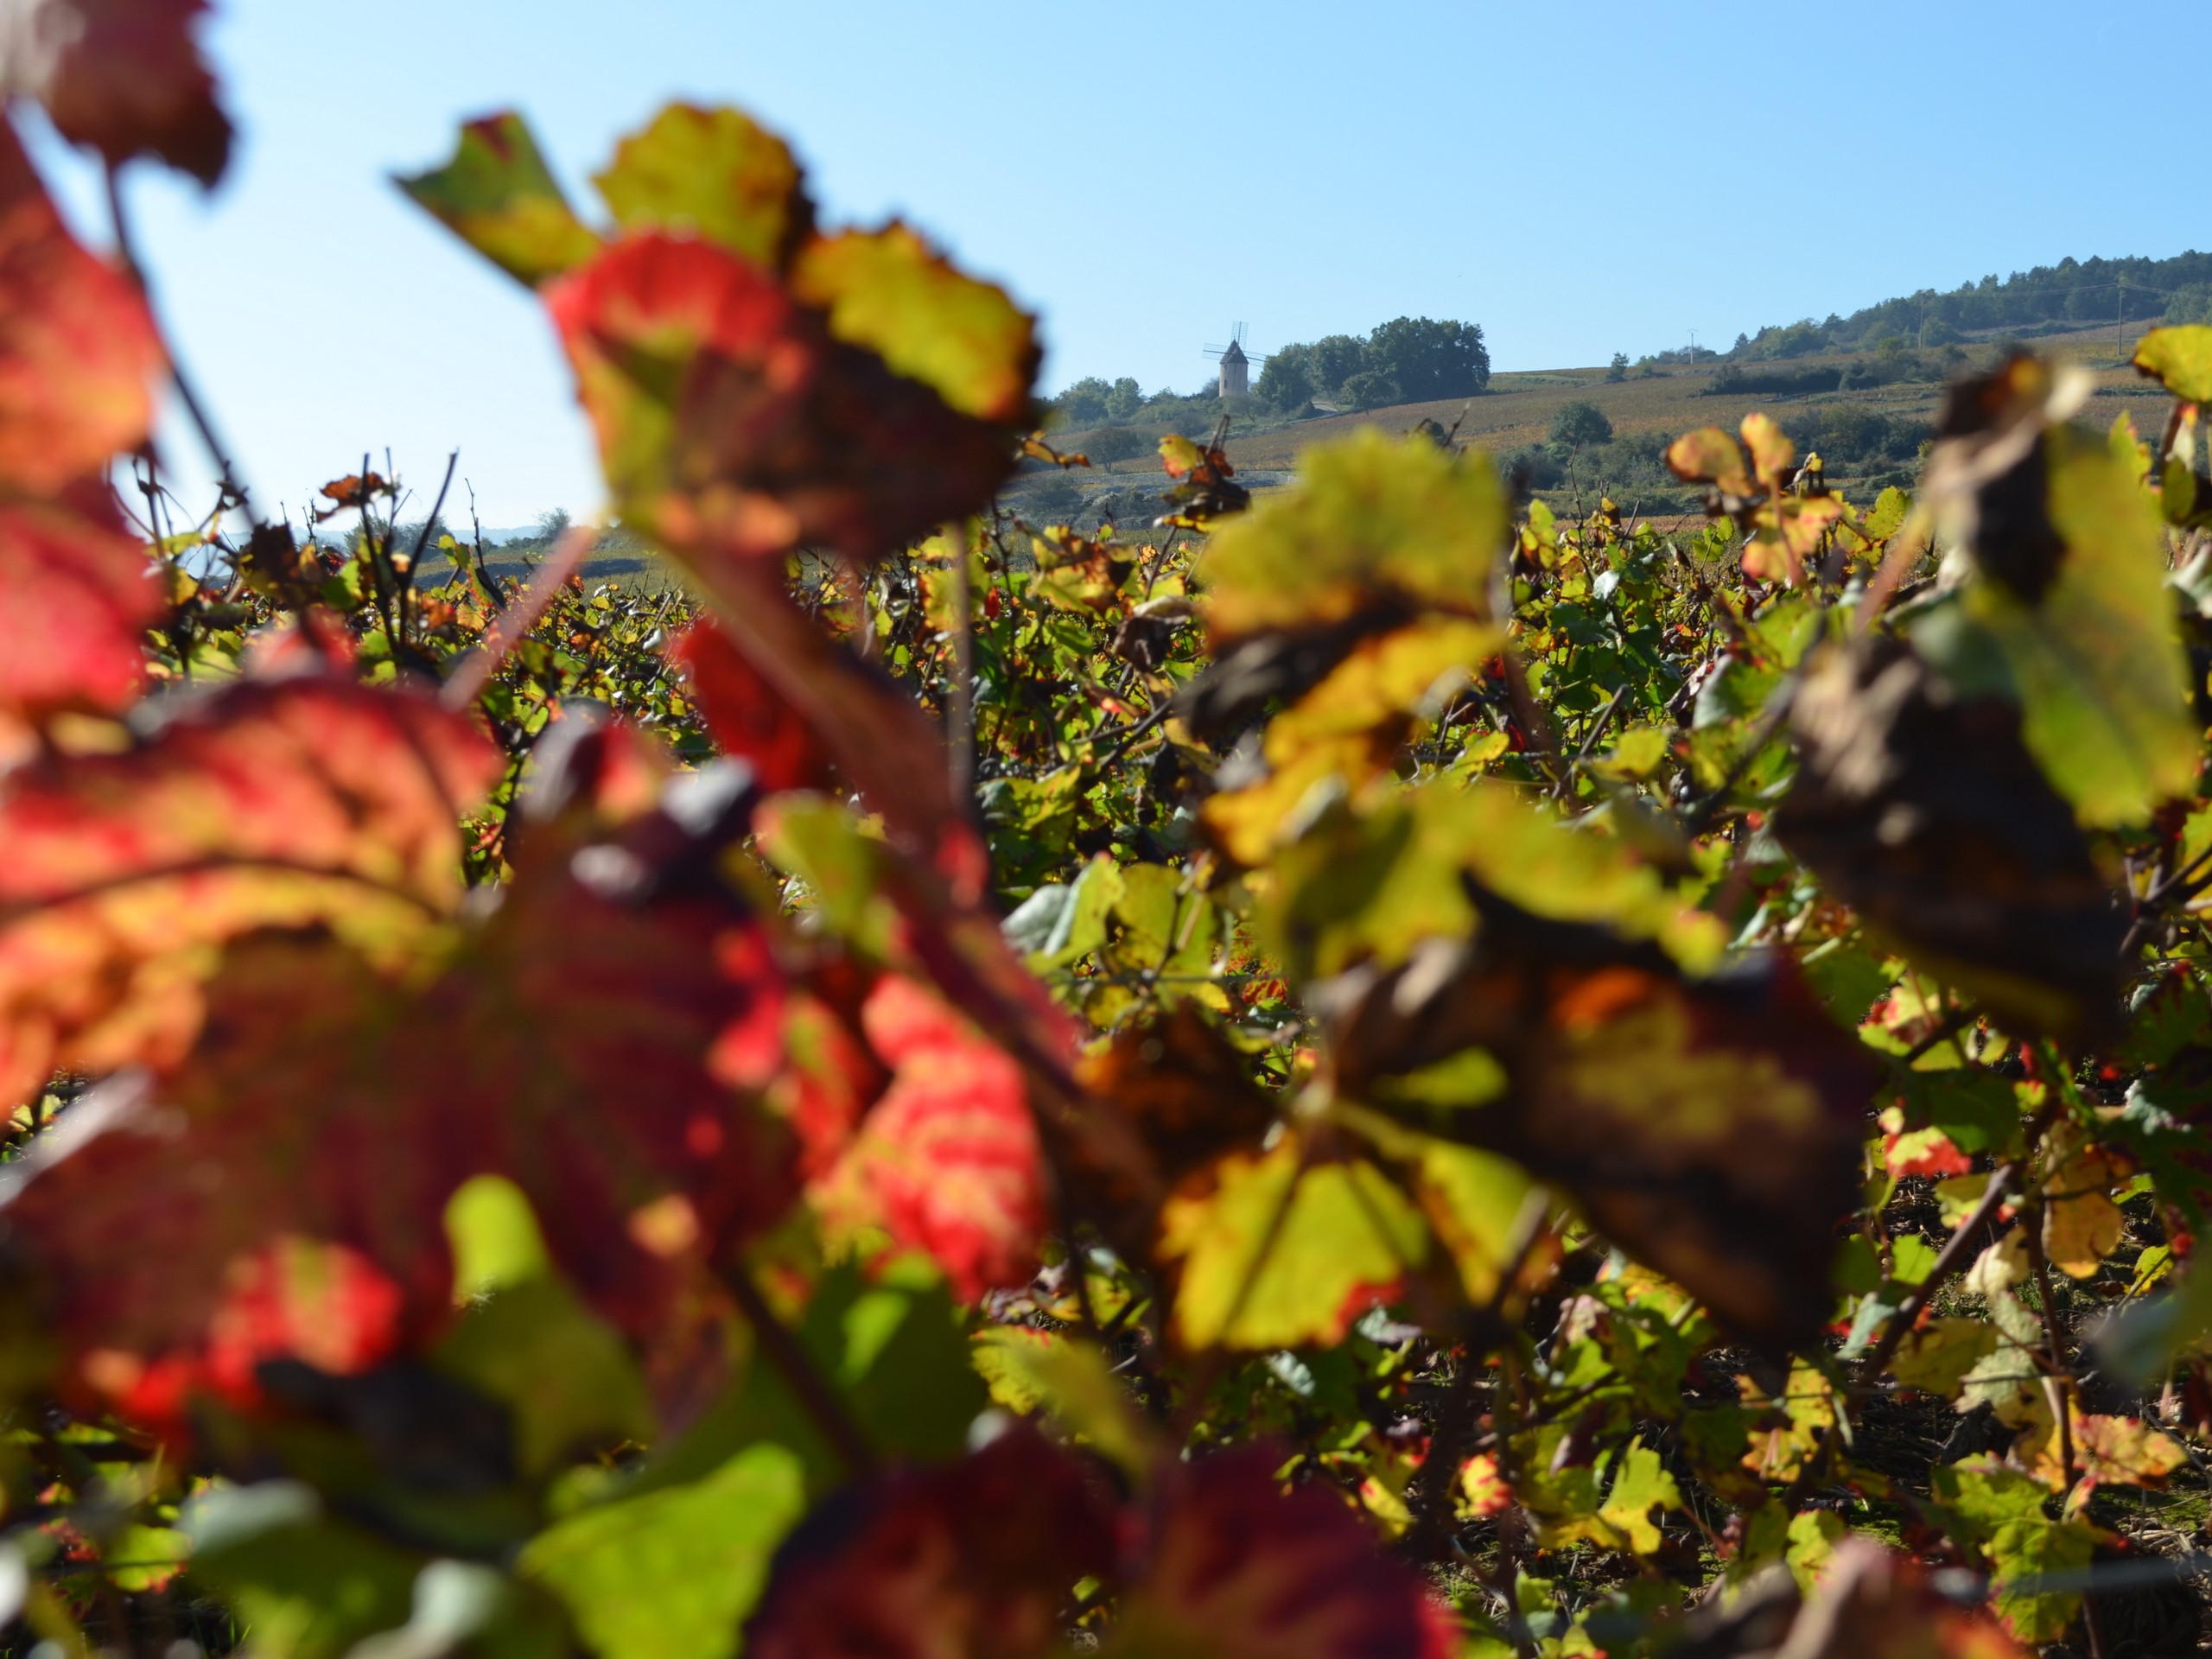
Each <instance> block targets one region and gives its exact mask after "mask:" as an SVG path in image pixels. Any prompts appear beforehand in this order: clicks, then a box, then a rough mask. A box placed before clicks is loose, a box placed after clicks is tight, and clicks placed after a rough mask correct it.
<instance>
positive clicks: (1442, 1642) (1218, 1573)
mask: <svg viewBox="0 0 2212 1659" xmlns="http://www.w3.org/2000/svg"><path fill="white" fill-rule="evenodd" d="M1282 1461H1283V1453H1282V1452H1281V1450H1280V1449H1279V1448H1275V1447H1270V1446H1246V1447H1242V1448H1239V1449H1238V1450H1236V1451H1234V1452H1222V1453H1219V1454H1217V1455H1216V1456H1213V1457H1210V1458H1206V1459H1203V1460H1202V1461H1200V1462H1198V1463H1195V1464H1188V1465H1173V1466H1171V1467H1170V1468H1169V1469H1168V1470H1167V1471H1165V1472H1166V1484H1167V1490H1166V1492H1165V1493H1163V1494H1162V1496H1161V1497H1160V1500H1158V1503H1159V1508H1158V1510H1157V1511H1156V1512H1157V1514H1158V1516H1159V1520H1158V1522H1157V1526H1156V1529H1155V1530H1154V1534H1153V1535H1152V1537H1151V1539H1150V1541H1149V1544H1150V1548H1149V1556H1150V1561H1151V1567H1150V1571H1149V1573H1147V1575H1146V1577H1145V1578H1144V1580H1143V1581H1142V1582H1141V1583H1138V1584H1136V1585H1135V1586H1132V1587H1131V1589H1130V1591H1129V1592H1128V1596H1127V1598H1126V1599H1125V1601H1124V1603H1123V1605H1122V1613H1121V1618H1120V1621H1119V1624H1117V1626H1116V1630H1115V1631H1114V1634H1113V1636H1112V1637H1110V1638H1109V1641H1108V1643H1107V1651H1108V1652H1109V1653H1110V1654H1114V1655H1117V1656H1128V1659H1135V1656H1138V1655H1149V1654H1158V1653H1204V1654H1207V1655H1211V1656H1217V1659H1382V1656H1384V1655H1390V1656H1393V1659H1446V1656H1447V1655H1452V1654H1457V1653H1458V1652H1459V1648H1460V1635H1459V1629H1458V1621H1457V1620H1455V1619H1454V1618H1452V1616H1451V1614H1450V1613H1449V1612H1448V1611H1446V1609H1445V1607H1444V1606H1443V1605H1442V1604H1441V1603H1440V1602H1439V1601H1437V1600H1436V1599H1433V1596H1432V1595H1431V1593H1430V1592H1429V1590H1428V1587H1427V1585H1426V1584H1424V1583H1423V1582H1422V1580H1421V1578H1420V1577H1419V1576H1418V1575H1417V1574H1415V1573H1413V1572H1412V1571H1411V1570H1410V1569H1408V1568H1407V1567H1402V1566H1401V1565H1399V1564H1398V1563H1397V1562H1395V1561H1393V1560H1389V1559H1388V1558H1387V1557H1385V1556H1384V1555H1383V1553H1382V1552H1381V1551H1380V1550H1379V1549H1377V1548H1376V1543H1375V1539H1374V1535H1372V1534H1371V1533H1370V1532H1369V1531H1368V1529H1366V1527H1365V1526H1364V1525H1363V1523H1362V1522H1360V1520H1359V1519H1358V1517H1357V1515H1356V1514H1355V1513H1354V1511H1353V1510H1351V1508H1350V1507H1349V1506H1348V1505H1347V1504H1346V1503H1344V1501H1343V1500H1342V1499H1341V1498H1340V1497H1338V1496H1337V1495H1336V1494H1334V1493H1333V1492H1332V1491H1329V1490H1328V1489H1327V1488H1326V1487H1325V1486H1322V1485H1310V1486H1300V1487H1297V1488H1294V1490H1292V1491H1289V1492H1287V1493H1286V1492H1285V1491H1282V1488H1281V1482H1280V1481H1279V1480H1277V1479H1276V1478H1275V1474H1274V1471H1275V1470H1276V1469H1277V1468H1279V1467H1281V1465H1282Z"/></svg>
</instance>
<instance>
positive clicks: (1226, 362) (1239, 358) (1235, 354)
mask: <svg viewBox="0 0 2212 1659" xmlns="http://www.w3.org/2000/svg"><path fill="white" fill-rule="evenodd" d="M1251 376H1252V359H1249V357H1247V356H1245V355H1244V348H1243V346H1240V345H1238V344H1237V343H1236V341H1235V340H1230V342H1229V349H1228V350H1227V351H1225V352H1224V353H1222V354H1221V395H1222V396H1223V397H1243V396H1244V394H1245V393H1246V392H1248V391H1251V389H1252V380H1251Z"/></svg>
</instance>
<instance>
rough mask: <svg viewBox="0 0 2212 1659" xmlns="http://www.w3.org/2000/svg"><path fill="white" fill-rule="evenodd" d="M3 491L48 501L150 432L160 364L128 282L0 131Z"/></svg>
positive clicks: (149, 323) (156, 343) (157, 346)
mask: <svg viewBox="0 0 2212 1659" xmlns="http://www.w3.org/2000/svg"><path fill="white" fill-rule="evenodd" d="M0 302H4V303H0V485H4V486H5V488H6V489H7V491H8V492H9V493H10V494H11V495H13V494H17V493H22V494H31V495H41V496H42V495H48V494H51V493H54V492H56V491H59V490H60V489H62V488H64V487H65V486H68V485H71V484H74V483H77V482H79V481H80V480H84V479H86V478H88V477H90V476H92V475H93V474H95V473H97V472H98V471H99V468H100V467H104V466H105V465H106V463H107V461H108V458H109V457H110V456H111V455H112V454H115V452H116V451H117V450H118V449H128V448H131V447H132V446H133V445H135V444H136V443H137V442H139V440H140V439H142V438H143V437H144V436H145V435H146V428H147V423H148V422H149V420H150V419H151V417H152V414H153V397H152V392H151V390H150V384H151V382H152V380H153V378H154V376H155V375H156V374H157V373H158V372H160V371H161V369H162V365H163V359H162V346H161V341H160V340H158V339H157V338H156V335H155V333H154V324H153V320H152V318H151V317H149V315H147V312H146V306H145V302H144V301H143V300H142V299H141V298H140V297H139V296H138V292H137V289H135V288H133V287H132V286H131V284H130V279H129V278H127V277H124V275H122V273H120V272H119V271H118V270H114V269H113V268H112V267H111V266H110V265H109V264H107V263H106V262H105V261H104V260H101V259H99V258H97V257H94V256H93V255H92V254H91V253H90V252H88V251H86V249H85V248H83V247H82V246H80V245H79V244H78V242H77V240H76V239H75V238H73V237H72V236H71V235H70V234H69V232H68V230H67V228H66V227H65V226H63V224H62V222H61V216H60V213H57V212H55V211H54V203H53V202H52V201H51V200H49V199H48V196H47V194H46V190H45V188H44V187H43V186H42V185H41V184H40V182H39V180H38V175H37V174H36V173H35V172H34V171H33V170H32V168H31V162H30V157H29V156H27V155H25V154H24V153H23V147H22V142H21V141H20V140H19V139H17V138H16V136H15V133H14V130H12V129H10V130H8V131H6V132H0Z"/></svg>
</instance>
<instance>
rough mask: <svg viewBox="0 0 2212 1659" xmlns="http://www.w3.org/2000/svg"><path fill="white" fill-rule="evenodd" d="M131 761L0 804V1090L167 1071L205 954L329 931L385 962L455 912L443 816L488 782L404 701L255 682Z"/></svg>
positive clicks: (69, 760) (70, 762) (38, 770)
mask: <svg viewBox="0 0 2212 1659" xmlns="http://www.w3.org/2000/svg"><path fill="white" fill-rule="evenodd" d="M167 712H168V719H167V720H166V721H165V722H164V724H163V725H162V727H161V728H159V729H158V730H157V731H156V733H155V734H154V735H153V736H152V737H151V738H150V739H149V741H147V742H146V743H145V744H144V745H143V747H138V748H137V749H134V750H130V751H129V752H126V753H121V754H110V755H103V754H91V755H73V756H52V755H50V756H47V757H45V758H42V759H41V760H37V761H35V762H33V763H31V764H29V765H27V766H22V767H19V768H18V769H17V770H16V771H15V772H12V773H11V774H10V776H9V778H8V779H7V780H6V785H5V787H4V790H0V1092H4V1093H5V1094H6V1095H7V1096H8V1097H9V1098H10V1099H15V1100H20V1099H22V1098H23V1097H24V1096H26V1095H28V1094H29V1092H30V1091H32V1090H35V1089H36V1088H37V1087H38V1086H39V1085H40V1084H42V1083H43V1082H44V1081H45V1080H46V1078H47V1077H48V1076H49V1075H51V1074H52V1073H53V1072H54V1071H55V1070H57V1069H62V1068H67V1069H72V1070H76V1071H86V1072H90V1073H92V1074H94V1075H98V1074H100V1073H103V1072H107V1071H113V1070H115V1069H117V1068H118V1067H121V1066H125V1065H141V1064H151V1065H166V1064H169V1063H172V1062H174V1061H175V1060H176V1059H177V1058H180V1057H181V1054H182V1052H183V1051H184V1048H185V1046H187V1045H188V1043H189V1042H190V1040H191V1039H192V1037H193V1034H194V1032H195V1030H196V1029H197V1027H198V1025H199V1016H200V983H201V982H202V980H203V979H204V978H205V976H206V975H207V972H208V971H209V969H210V968H211V966H212V963H211V961H210V957H212V955H213V952H214V951H215V950H217V949H218V948H219V947H220V946H221V945H222V944H223V943H224V942H225V941H226V940H227V939H231V938H237V937H239V936H241V935H243V934H245V933H246V932H249V931H252V930H254V929H256V928H261V927H297V926H304V925H311V924H320V925H327V926H330V927H331V928H333V929H334V930H335V931H337V933H338V935H339V936H340V938H343V939H345V940H346V941H347V942H348V943H350V944H353V945H354V946H356V947H358V948H359V949H360V950H365V951H366V952H369V953H370V954H371V955H372V956H374V957H378V958H380V959H382V960H385V961H387V962H391V961H394V960H397V959H399V958H402V957H404V956H406V955H407V954H408V953H409V952H410V951H411V950H414V949H416V948H417V947H418V946H420V945H421V944H423V942H424V940H425V938H426V937H427V936H428V935H429V933H431V932H433V931H435V929H436V928H437V927H438V926H439V925H441V924H442V922H443V921H444V919H445V918H448V917H449V916H450V915H451V914H452V913H453V912H454V909H455V908H456V907H457V906H458V905H459V902H460V899H461V880H460V859H461V837H460V831H459V829H458V826H457V824H456V823H455V817H456V814H457V812H458V810H460V808H461V807H462V806H464V805H466V804H470V803H472V802H474V800H475V799H476V798H478V797H480V795H481V794H482V793H483V792H484V791H486V789H488V788H489V787H490V786H491V784H492V782H493V779H495V778H496V777H497V775H498V761H497V759H496V757H495V756H494V755H493V752H492V749H491V747H490V745H489V744H487V743H486V741H484V740H483V738H482V737H481V736H480V735H479V734H477V733H476V731H475V730H474V728H471V727H470V726H468V725H467V723H466V722H464V721H461V720H459V719H457V718H455V717H454V716H453V715H448V714H445V713H443V712H442V711H441V710H440V709H438V708H437V707H436V706H435V704H434V703H432V702H429V700H427V699H425V698H422V697H417V696H413V695H411V694H408V693H404V692H394V691H379V690H370V689H368V688H366V687H362V686H358V685H354V684H351V683H344V682H340V681H334V680H323V679H314V678H300V679H293V680H284V681H276V682H249V683H242V684H238V685H234V686H232V688H230V689H228V690H224V691H221V692H219V693H216V694H215V695H213V696H207V697H204V698H200V699H197V700H179V701H178V702H175V703H173V704H172V705H171V706H170V707H169V709H168V711H167Z"/></svg>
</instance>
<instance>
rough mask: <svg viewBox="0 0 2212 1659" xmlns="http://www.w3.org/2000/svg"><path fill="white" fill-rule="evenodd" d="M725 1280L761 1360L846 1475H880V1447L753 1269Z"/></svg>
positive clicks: (728, 1273)
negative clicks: (781, 1316) (780, 1313)
mask: <svg viewBox="0 0 2212 1659" xmlns="http://www.w3.org/2000/svg"><path fill="white" fill-rule="evenodd" d="M721 1281H722V1283H723V1284H724V1285H726V1286H728V1288H729V1293H730V1295H731V1296H732V1297H733V1298H734V1299H735V1300H736V1302H737V1308H738V1312H739V1313H742V1314H744V1315H745V1322H746V1323H747V1325H751V1326H752V1327H753V1340H754V1341H755V1342H757V1343H759V1344H760V1353H761V1357H763V1358H765V1359H766V1361H767V1362H768V1363H769V1364H771V1365H772V1366H774V1367H775V1369H776V1375H777V1376H780V1377H782V1378H783V1380H784V1382H785V1385H786V1386H787V1387H788V1388H789V1389H791V1393H792V1394H793V1395H795V1396H796V1397H797V1398H798V1403H799V1406H800V1408H801V1409H802V1410H804V1412H805V1413H806V1414H807V1417H808V1418H809V1419H810V1421H812V1422H813V1424H814V1426H815V1427H816V1428H817V1429H818V1430H820V1431H821V1433H822V1438H823V1440H826V1441H828V1442H829V1449H830V1451H831V1452H834V1453H835V1454H836V1459H837V1461H838V1462H839V1463H840V1464H841V1465H843V1467H844V1471H845V1474H846V1476H847V1477H848V1478H850V1479H853V1480H862V1479H865V1478H867V1477H868V1476H869V1475H872V1474H874V1472H875V1468H876V1456H875V1448H874V1446H870V1445H869V1444H868V1436H867V1435H866V1434H864V1433H861V1426H860V1424H859V1423H858V1422H857V1421H855V1420H854V1417H853V1414H852V1412H851V1410H850V1409H849V1408H848V1407H847V1406H846V1404H845V1400H844V1396H843V1395H841V1394H840V1393H839V1392H838V1391H837V1389H836V1387H835V1386H834V1385H832V1384H831V1383H830V1381H829V1378H827V1377H826V1376H823V1374H822V1371H821V1368H820V1367H818V1366H817V1365H816V1364H815V1363H814V1361H813V1359H812V1357H810V1356H809V1354H808V1353H807V1351H806V1350H805V1349H804V1348H803V1347H801V1346H800V1345H799V1341H798V1338H797V1337H794V1336H793V1335H792V1334H791V1330H790V1327H788V1326H787V1325H785V1324H784V1322H783V1321H782V1320H781V1319H778V1318H777V1317H776V1310H775V1309H773V1308H772V1307H770V1306H768V1299H767V1298H766V1297H765V1296H763V1295H762V1294H760V1286H759V1285H758V1284H757V1283H755V1282H754V1281H753V1274H752V1272H751V1270H750V1269H749V1268H747V1267H746V1266H745V1264H744V1263H743V1262H730V1263H728V1264H726V1265H724V1266H723V1268H721Z"/></svg>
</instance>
